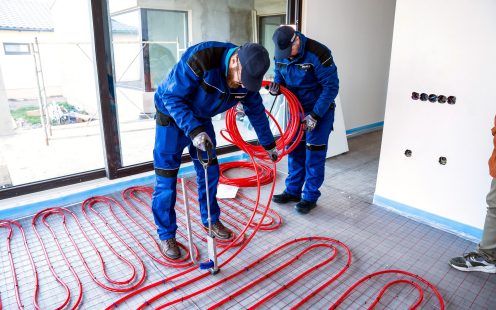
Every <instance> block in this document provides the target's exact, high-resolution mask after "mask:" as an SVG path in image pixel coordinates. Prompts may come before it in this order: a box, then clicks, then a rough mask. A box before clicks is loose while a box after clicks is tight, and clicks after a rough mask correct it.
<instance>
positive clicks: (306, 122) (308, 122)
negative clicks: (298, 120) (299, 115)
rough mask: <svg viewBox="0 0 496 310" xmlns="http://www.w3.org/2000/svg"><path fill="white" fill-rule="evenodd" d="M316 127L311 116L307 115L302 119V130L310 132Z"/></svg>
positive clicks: (315, 121)
mask: <svg viewBox="0 0 496 310" xmlns="http://www.w3.org/2000/svg"><path fill="white" fill-rule="evenodd" d="M315 126H317V120H316V119H315V118H313V117H312V115H310V114H308V115H307V116H305V118H304V119H303V130H306V131H312V130H314V129H315Z"/></svg>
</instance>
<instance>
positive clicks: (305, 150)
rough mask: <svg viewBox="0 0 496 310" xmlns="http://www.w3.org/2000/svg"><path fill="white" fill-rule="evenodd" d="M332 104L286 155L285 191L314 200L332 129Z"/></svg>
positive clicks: (323, 175)
mask: <svg viewBox="0 0 496 310" xmlns="http://www.w3.org/2000/svg"><path fill="white" fill-rule="evenodd" d="M333 123H334V108H332V109H329V110H328V111H327V112H326V113H325V115H324V116H323V117H321V118H320V120H318V121H317V126H315V129H314V130H312V131H307V132H305V134H304V135H303V138H302V140H301V142H300V144H299V145H298V146H297V147H296V148H295V149H294V150H293V151H292V152H291V153H290V154H289V155H288V173H289V175H288V177H287V178H286V190H285V191H286V192H287V193H288V194H290V195H293V196H297V197H301V195H302V194H303V199H304V200H306V201H311V202H316V201H317V200H318V199H319V197H320V191H319V188H320V186H321V185H322V183H323V182H324V177H325V161H326V153H327V143H328V141H329V135H330V134H331V131H332V129H333ZM302 189H303V191H302Z"/></svg>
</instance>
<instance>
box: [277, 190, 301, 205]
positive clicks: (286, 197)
mask: <svg viewBox="0 0 496 310" xmlns="http://www.w3.org/2000/svg"><path fill="white" fill-rule="evenodd" d="M272 201H273V202H275V203H288V202H291V201H293V202H299V201H300V197H298V196H293V195H290V194H288V193H286V191H284V192H282V193H280V194H279V195H274V196H272Z"/></svg>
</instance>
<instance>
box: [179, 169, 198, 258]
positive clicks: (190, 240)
mask: <svg viewBox="0 0 496 310" xmlns="http://www.w3.org/2000/svg"><path fill="white" fill-rule="evenodd" d="M185 183H186V182H185V179H184V178H181V187H182V190H183V201H184V211H185V216H186V228H187V230H188V245H189V255H190V257H191V261H192V262H193V264H195V265H197V264H198V262H197V261H196V258H195V251H194V250H193V247H194V245H193V235H192V233H191V232H192V229H191V217H190V214H189V204H188V195H187V194H186V184H185Z"/></svg>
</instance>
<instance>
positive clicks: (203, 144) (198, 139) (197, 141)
mask: <svg viewBox="0 0 496 310" xmlns="http://www.w3.org/2000/svg"><path fill="white" fill-rule="evenodd" d="M192 142H193V146H194V147H196V148H197V149H200V150H202V151H204V152H206V151H207V149H211V148H212V146H213V145H214V144H213V143H212V140H210V137H209V136H208V135H207V133H206V132H205V131H203V132H200V133H199V134H197V135H196V136H195V137H194V138H193V140H192Z"/></svg>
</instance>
